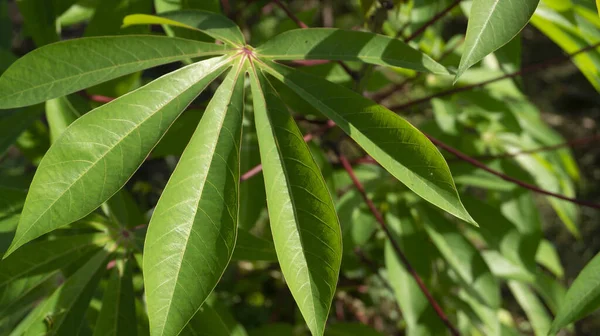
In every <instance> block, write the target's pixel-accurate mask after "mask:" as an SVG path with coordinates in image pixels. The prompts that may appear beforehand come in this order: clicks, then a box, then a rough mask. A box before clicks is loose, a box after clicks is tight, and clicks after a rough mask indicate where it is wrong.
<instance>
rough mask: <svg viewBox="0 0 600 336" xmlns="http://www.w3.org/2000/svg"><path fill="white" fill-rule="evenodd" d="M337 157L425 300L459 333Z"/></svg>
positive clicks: (343, 160) (348, 167) (346, 164)
mask: <svg viewBox="0 0 600 336" xmlns="http://www.w3.org/2000/svg"><path fill="white" fill-rule="evenodd" d="M338 158H339V160H340V163H341V164H342V166H343V167H344V169H345V170H346V172H347V173H348V176H350V179H352V183H353V184H354V186H355V187H356V190H358V192H359V193H360V194H361V196H362V198H363V200H364V201H365V203H366V204H367V206H368V207H369V210H371V213H372V214H373V216H374V217H375V219H376V220H377V223H379V226H380V227H381V229H382V230H383V232H384V233H385V235H386V236H387V238H388V240H389V241H390V243H391V245H392V248H393V249H394V252H395V253H396V256H398V258H399V259H400V261H401V262H402V264H403V265H404V267H405V268H406V270H407V271H408V273H409V274H410V275H411V276H412V278H413V279H414V280H415V282H416V283H417V285H418V286H419V288H420V289H421V291H422V292H423V294H424V295H425V297H426V298H427V301H429V304H430V305H431V307H432V308H433V309H434V310H435V312H436V314H437V315H438V316H439V318H440V319H441V320H442V322H443V323H444V325H446V327H447V328H448V330H449V331H450V333H451V334H452V335H460V333H459V332H458V330H457V329H456V328H455V327H454V326H453V325H452V323H451V322H450V320H448V317H447V316H446V314H445V313H444V311H443V310H442V307H441V306H440V305H439V304H438V302H437V301H436V300H435V298H434V297H433V295H431V293H430V292H429V290H428V289H427V287H426V286H425V283H424V282H423V279H421V277H420V276H419V274H418V273H417V271H415V269H414V268H413V266H412V265H411V264H410V262H409V261H408V258H407V257H406V256H405V255H404V253H403V252H402V250H401V249H400V245H398V243H397V242H396V240H395V239H394V236H393V235H392V232H391V231H390V229H389V228H388V226H387V225H386V223H385V220H384V219H383V216H382V215H381V212H379V210H377V207H375V204H374V203H373V201H372V200H371V199H370V198H369V196H367V193H366V191H365V188H364V187H363V185H362V183H360V181H359V180H358V178H357V177H356V174H355V173H354V169H352V166H351V165H350V162H348V159H346V157H345V156H344V155H343V154H339V153H338Z"/></svg>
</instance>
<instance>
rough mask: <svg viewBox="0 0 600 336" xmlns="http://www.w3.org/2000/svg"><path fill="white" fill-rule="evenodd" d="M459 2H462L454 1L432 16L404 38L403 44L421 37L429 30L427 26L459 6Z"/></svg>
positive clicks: (459, 0)
mask: <svg viewBox="0 0 600 336" xmlns="http://www.w3.org/2000/svg"><path fill="white" fill-rule="evenodd" d="M461 1H462V0H455V1H454V2H453V3H451V4H450V6H448V7H446V8H445V9H444V10H442V11H441V12H439V13H437V14H436V15H434V16H433V17H432V18H431V19H430V20H429V21H427V22H425V24H424V25H422V26H421V27H420V28H419V29H417V30H416V31H415V32H414V33H412V34H411V35H410V36H409V37H407V38H405V39H404V42H410V41H412V40H414V39H415V38H417V36H419V35H421V34H422V33H423V32H424V31H425V30H426V29H427V28H429V26H431V25H433V24H434V23H436V22H437V21H438V20H439V19H441V18H442V17H443V16H444V15H446V14H447V13H449V12H450V11H451V10H453V9H454V7H456V6H458V4H460V2H461Z"/></svg>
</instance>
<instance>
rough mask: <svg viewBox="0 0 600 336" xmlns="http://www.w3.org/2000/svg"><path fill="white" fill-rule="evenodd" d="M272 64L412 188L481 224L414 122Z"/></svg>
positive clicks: (279, 76)
mask: <svg viewBox="0 0 600 336" xmlns="http://www.w3.org/2000/svg"><path fill="white" fill-rule="evenodd" d="M268 66H269V67H270V68H268V71H269V72H270V73H271V75H273V76H274V77H275V78H277V79H279V80H280V81H282V82H284V83H285V84H286V85H288V86H289V87H291V88H292V89H293V90H294V91H295V92H296V93H297V94H298V95H300V96H301V97H302V98H304V99H305V100H306V101H307V102H309V103H310V104H311V105H312V106H314V107H315V108H316V109H318V110H319V111H320V112H321V113H323V114H324V115H325V116H326V117H328V118H330V119H331V120H333V121H334V122H335V123H336V124H337V125H338V127H340V128H341V129H342V130H343V131H344V132H346V133H347V134H348V135H349V136H350V137H351V138H352V139H354V140H355V141H356V142H357V143H358V144H359V145H360V146H361V147H362V148H363V149H364V150H365V151H366V152H367V153H368V154H369V155H370V156H371V157H373V158H374V159H375V160H377V162H379V163H380V164H381V165H382V166H383V167H384V168H385V169H386V170H387V171H388V172H390V174H392V175H393V176H394V177H396V178H397V179H398V180H400V182H402V183H404V184H405V185H406V186H407V187H408V188H409V189H411V190H412V191H414V192H415V193H416V194H417V195H419V196H421V197H422V198H423V199H425V200H426V201H428V202H431V203H432V204H434V205H436V206H438V207H440V208H441V209H443V210H445V211H447V212H449V213H451V214H452V215H454V216H456V217H458V218H460V219H462V220H464V221H466V222H468V223H471V224H473V225H477V223H476V222H475V221H474V220H473V219H472V218H471V216H470V215H469V213H468V212H467V210H465V208H464V206H463V205H462V203H461V201H460V198H459V196H458V192H457V191H456V187H455V185H454V181H453V180H452V175H451V174H450V169H449V168H448V164H447V163H446V161H445V160H444V157H443V156H442V154H441V153H440V152H439V151H438V149H437V148H436V147H435V146H434V145H433V144H432V143H431V142H430V141H429V140H428V139H427V137H425V135H423V133H421V132H420V131H419V130H417V129H416V128H415V127H414V126H412V125H411V124H410V123H408V122H407V121H406V120H404V119H402V118H401V117H400V116H398V115H397V114H395V113H393V112H392V111H390V110H388V109H386V108H385V107H383V106H381V105H377V104H376V103H374V102H373V101H371V100H369V99H366V98H364V97H362V96H361V95H359V94H357V93H355V92H353V91H351V90H349V89H346V88H343V87H341V86H338V85H335V84H332V83H330V82H328V81H326V80H323V79H321V78H319V77H316V76H311V75H308V74H305V73H302V72H300V71H294V70H292V69H290V68H288V67H284V66H280V65H277V64H275V63H269V64H268ZM390 139H394V140H390Z"/></svg>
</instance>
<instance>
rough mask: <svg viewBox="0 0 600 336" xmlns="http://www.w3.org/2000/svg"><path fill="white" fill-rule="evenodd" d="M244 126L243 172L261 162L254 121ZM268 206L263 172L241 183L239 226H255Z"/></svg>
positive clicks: (241, 164) (241, 165) (248, 227)
mask: <svg viewBox="0 0 600 336" xmlns="http://www.w3.org/2000/svg"><path fill="white" fill-rule="evenodd" d="M244 127H245V128H244V131H243V137H244V138H243V140H242V152H241V162H240V171H241V172H242V173H246V172H247V171H249V170H250V169H253V168H254V167H256V166H257V165H258V164H260V151H259V148H258V136H257V135H256V130H255V129H254V123H251V124H249V125H245V126H244ZM266 207H267V196H266V192H265V181H264V178H263V174H257V175H256V176H254V177H252V178H251V179H249V180H246V181H244V183H242V184H241V185H240V216H239V217H240V220H239V223H238V226H239V227H240V228H245V229H247V230H251V229H252V228H254V227H255V225H256V224H257V222H258V220H259V219H260V218H261V215H262V214H263V213H264V210H265V209H266ZM238 238H241V237H238ZM238 244H239V242H238ZM236 248H237V246H236Z"/></svg>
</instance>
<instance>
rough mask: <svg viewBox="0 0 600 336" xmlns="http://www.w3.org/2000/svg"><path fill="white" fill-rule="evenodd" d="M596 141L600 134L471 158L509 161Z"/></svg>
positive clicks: (598, 139)
mask: <svg viewBox="0 0 600 336" xmlns="http://www.w3.org/2000/svg"><path fill="white" fill-rule="evenodd" d="M595 141H600V134H597V135H593V136H589V137H585V138H579V139H573V140H569V141H566V142H563V143H559V144H556V145H551V146H543V147H538V148H534V149H526V150H521V151H518V152H513V153H503V154H498V155H475V156H471V158H472V159H476V160H495V159H507V158H513V157H516V156H519V155H529V154H535V153H541V152H549V151H553V150H557V149H560V148H564V147H578V146H583V145H587V144H589V143H592V142H595ZM456 160H460V159H458V158H456V157H455V158H454V159H453V160H446V161H448V162H451V161H456Z"/></svg>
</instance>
